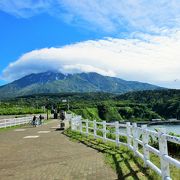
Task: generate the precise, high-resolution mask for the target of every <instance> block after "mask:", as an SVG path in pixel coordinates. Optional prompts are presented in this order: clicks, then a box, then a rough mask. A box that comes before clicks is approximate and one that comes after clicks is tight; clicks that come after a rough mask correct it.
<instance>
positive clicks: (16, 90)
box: [0, 71, 161, 99]
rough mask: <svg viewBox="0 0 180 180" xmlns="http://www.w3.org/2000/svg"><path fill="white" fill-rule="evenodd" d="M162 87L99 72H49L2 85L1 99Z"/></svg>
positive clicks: (122, 91)
mask: <svg viewBox="0 0 180 180" xmlns="http://www.w3.org/2000/svg"><path fill="white" fill-rule="evenodd" d="M155 89H161V87H158V86H155V85H152V84H148V83H142V82H138V81H126V80H123V79H120V78H115V77H109V76H103V75H100V74H98V73H94V72H90V73H78V74H68V75H65V74H62V73H60V72H52V71H47V72H43V73H37V74H30V75H27V76H25V77H23V78H20V79H18V80H16V81H14V82H12V83H9V84H7V85H4V86H0V98H1V99H2V98H12V97H17V96H24V95H31V94H40V93H62V92H108V93H125V92H129V91H138V90H155Z"/></svg>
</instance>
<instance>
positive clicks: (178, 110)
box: [115, 89, 180, 119]
mask: <svg viewBox="0 0 180 180" xmlns="http://www.w3.org/2000/svg"><path fill="white" fill-rule="evenodd" d="M115 100H120V101H128V102H134V103H140V104H145V105H146V106H147V107H149V108H151V109H152V110H153V111H154V112H156V113H158V114H159V115H160V116H162V117H163V118H165V119H169V118H176V119H180V90H173V89H165V90H156V91H138V92H130V93H126V94H123V95H120V96H116V97H115Z"/></svg>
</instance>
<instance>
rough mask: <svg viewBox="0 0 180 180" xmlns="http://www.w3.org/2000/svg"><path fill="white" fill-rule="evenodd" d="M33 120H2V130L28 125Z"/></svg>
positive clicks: (29, 118) (0, 120)
mask: <svg viewBox="0 0 180 180" xmlns="http://www.w3.org/2000/svg"><path fill="white" fill-rule="evenodd" d="M30 120H32V117H22V118H11V119H0V128H6V127H11V126H17V125H21V124H27V123H29V122H30Z"/></svg>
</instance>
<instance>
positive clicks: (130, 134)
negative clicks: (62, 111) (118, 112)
mask: <svg viewBox="0 0 180 180" xmlns="http://www.w3.org/2000/svg"><path fill="white" fill-rule="evenodd" d="M122 128H124V131H122V132H121V130H122ZM71 129H72V130H75V131H79V132H81V133H83V134H86V135H87V136H88V135H93V136H94V138H101V139H102V140H103V141H104V142H106V141H111V142H114V143H116V145H117V146H120V145H124V146H127V147H128V148H129V149H130V150H132V151H133V152H134V154H135V155H136V156H139V157H140V158H141V159H143V161H144V166H145V167H147V166H149V167H150V168H151V169H153V170H154V171H155V172H156V173H158V174H159V175H160V176H161V177H162V179H163V180H170V179H171V178H170V169H169V164H172V165H174V166H176V167H177V168H180V161H178V160H176V159H174V158H172V157H170V156H169V155H168V147H167V141H170V142H172V143H176V144H179V145H180V138H178V137H175V136H170V135H168V134H166V131H165V129H159V130H158V132H155V131H151V130H149V129H147V126H146V125H143V126H142V127H137V124H136V123H133V124H132V125H131V124H130V123H129V122H128V123H126V124H120V123H119V122H114V123H107V122H106V121H103V122H97V121H90V120H83V119H82V118H81V116H74V117H73V116H71ZM109 135H110V136H109ZM113 136H114V137H113ZM122 136H123V137H126V138H127V141H126V142H121V141H120V137H122ZM150 136H151V137H156V138H157V139H158V142H159V149H156V148H155V147H152V146H151V145H150V144H149V139H150ZM139 145H141V146H142V149H143V152H142V153H141V152H140V151H139ZM150 152H151V153H154V154H155V155H157V156H159V158H160V168H159V167H157V166H156V165H155V164H153V162H151V160H150V155H149V153H150Z"/></svg>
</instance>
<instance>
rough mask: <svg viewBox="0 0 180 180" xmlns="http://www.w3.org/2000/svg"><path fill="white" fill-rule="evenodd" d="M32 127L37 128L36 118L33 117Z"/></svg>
mask: <svg viewBox="0 0 180 180" xmlns="http://www.w3.org/2000/svg"><path fill="white" fill-rule="evenodd" d="M32 125H33V127H36V116H34V117H33V120H32Z"/></svg>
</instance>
